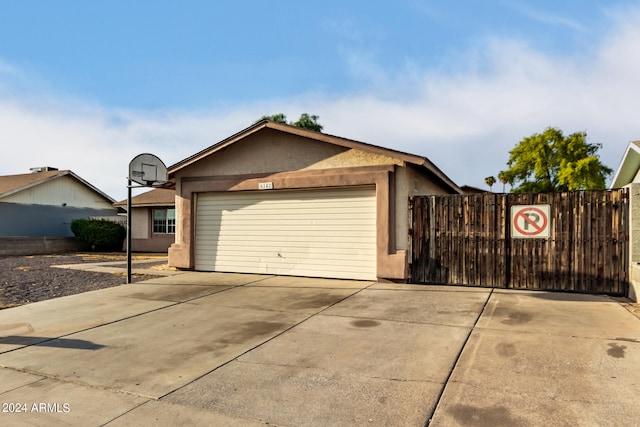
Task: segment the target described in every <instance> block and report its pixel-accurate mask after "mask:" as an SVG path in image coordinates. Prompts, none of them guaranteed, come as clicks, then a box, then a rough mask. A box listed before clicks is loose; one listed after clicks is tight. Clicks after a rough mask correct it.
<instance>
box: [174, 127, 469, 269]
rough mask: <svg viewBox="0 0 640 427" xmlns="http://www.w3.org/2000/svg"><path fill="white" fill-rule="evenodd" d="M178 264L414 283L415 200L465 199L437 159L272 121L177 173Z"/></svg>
mask: <svg viewBox="0 0 640 427" xmlns="http://www.w3.org/2000/svg"><path fill="white" fill-rule="evenodd" d="M168 169H169V178H170V179H171V180H173V181H175V192H176V241H175V243H174V244H172V245H171V247H170V248H169V265H171V266H173V267H177V268H182V269H195V270H200V271H223V272H241V273H259V274H278V275H294V276H310V277H328V278H341V279H362V280H377V279H390V280H405V279H406V278H407V275H408V263H409V259H408V239H409V228H410V225H409V211H408V209H409V208H408V206H409V204H408V199H409V197H410V196H412V195H417V194H447V193H461V192H462V191H461V189H460V188H459V187H458V186H457V185H456V184H455V183H454V182H453V181H452V180H451V179H449V178H448V177H447V176H446V175H445V174H444V173H443V172H442V171H440V169H438V168H437V167H436V166H435V165H434V164H433V163H431V162H430V161H429V160H428V159H426V158H424V157H421V156H417V155H413V154H407V153H402V152H399V151H395V150H390V149H387V148H382V147H378V146H375V145H370V144H365V143H362V142H358V141H354V140H350V139H346V138H341V137H337V136H331V135H327V134H324V133H320V132H314V131H309V130H305V129H300V128H297V127H293V126H289V125H284V124H279V123H274V122H270V121H262V122H259V123H256V124H254V125H253V126H251V127H249V128H247V129H245V130H243V131H241V132H239V133H237V134H235V135H233V136H231V137H229V138H227V139H225V140H223V141H221V142H219V143H217V144H215V145H213V146H211V147H208V148H206V149H204V150H202V151H201V152H199V153H196V154H194V155H193V156H191V157H188V158H186V159H184V160H182V161H180V162H178V163H176V164H174V165H172V166H170V167H169V168H168Z"/></svg>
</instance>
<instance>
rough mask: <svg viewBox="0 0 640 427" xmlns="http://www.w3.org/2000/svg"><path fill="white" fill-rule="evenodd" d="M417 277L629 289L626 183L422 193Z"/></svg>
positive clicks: (417, 212) (416, 211)
mask: <svg viewBox="0 0 640 427" xmlns="http://www.w3.org/2000/svg"><path fill="white" fill-rule="evenodd" d="M410 205H411V206H410V208H411V212H412V221H413V228H412V233H411V234H412V236H411V255H410V256H411V260H412V261H411V268H410V277H411V282H412V283H442V284H459V285H469V286H486V287H505V288H515V289H539V290H559V291H572V292H586V293H598V294H616V295H624V294H626V292H627V286H628V285H627V277H628V193H627V190H625V189H621V190H611V191H575V192H566V193H538V194H516V193H510V194H494V193H482V194H466V195H441V196H416V197H414V198H412V199H411V201H410Z"/></svg>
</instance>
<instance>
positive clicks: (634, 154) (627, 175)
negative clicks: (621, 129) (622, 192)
mask: <svg viewBox="0 0 640 427" xmlns="http://www.w3.org/2000/svg"><path fill="white" fill-rule="evenodd" d="M639 145H640V141H632V142H630V143H629V145H628V146H627V149H626V150H625V152H624V155H623V156H622V160H621V161H620V165H619V166H618V169H617V171H616V174H615V175H614V177H613V179H612V181H611V188H620V187H624V186H625V185H628V184H630V183H632V182H633V179H634V178H635V177H636V175H637V174H638V171H639V170H640V146H639Z"/></svg>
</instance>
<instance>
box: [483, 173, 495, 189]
mask: <svg viewBox="0 0 640 427" xmlns="http://www.w3.org/2000/svg"><path fill="white" fill-rule="evenodd" d="M484 183H485V184H487V185H488V186H489V191H491V187H493V184H495V183H496V179H495V178H494V177H493V175H492V176H488V177H486V178H485V179H484Z"/></svg>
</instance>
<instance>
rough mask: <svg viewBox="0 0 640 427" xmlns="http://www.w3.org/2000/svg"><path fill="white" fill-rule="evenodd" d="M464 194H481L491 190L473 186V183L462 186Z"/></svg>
mask: <svg viewBox="0 0 640 427" xmlns="http://www.w3.org/2000/svg"><path fill="white" fill-rule="evenodd" d="M460 188H461V189H462V191H463V192H464V194H481V193H490V192H491V190H484V189H482V188H478V187H473V186H471V185H463V186H462V187H460Z"/></svg>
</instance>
